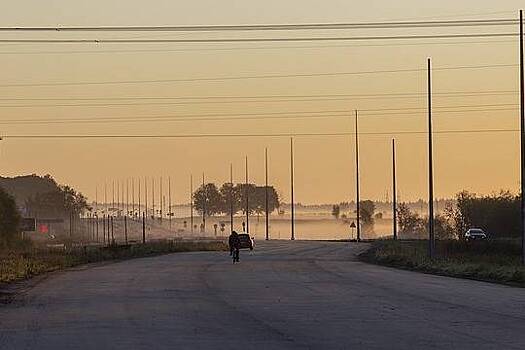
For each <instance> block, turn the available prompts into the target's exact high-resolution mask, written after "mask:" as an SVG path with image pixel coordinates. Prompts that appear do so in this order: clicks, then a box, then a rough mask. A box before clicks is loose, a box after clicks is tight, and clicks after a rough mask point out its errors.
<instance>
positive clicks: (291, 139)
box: [290, 137, 295, 241]
mask: <svg viewBox="0 0 525 350" xmlns="http://www.w3.org/2000/svg"><path fill="white" fill-rule="evenodd" d="M290 192H291V193H290V219H291V231H292V232H291V238H290V239H291V240H292V241H294V240H295V203H294V161H293V137H290Z"/></svg>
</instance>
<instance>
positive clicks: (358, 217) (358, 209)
mask: <svg viewBox="0 0 525 350" xmlns="http://www.w3.org/2000/svg"><path fill="white" fill-rule="evenodd" d="M358 119H359V112H358V111H357V109H356V110H355V184H356V190H355V195H356V199H355V204H356V221H357V227H356V228H357V241H358V242H359V241H361V199H360V196H359V122H358Z"/></svg>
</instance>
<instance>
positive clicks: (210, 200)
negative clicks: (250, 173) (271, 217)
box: [193, 183, 281, 215]
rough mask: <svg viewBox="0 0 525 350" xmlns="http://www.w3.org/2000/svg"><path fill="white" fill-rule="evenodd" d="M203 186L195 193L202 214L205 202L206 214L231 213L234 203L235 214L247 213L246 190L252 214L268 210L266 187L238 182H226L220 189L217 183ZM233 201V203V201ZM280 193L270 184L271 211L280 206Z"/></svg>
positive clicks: (269, 207) (259, 213)
mask: <svg viewBox="0 0 525 350" xmlns="http://www.w3.org/2000/svg"><path fill="white" fill-rule="evenodd" d="M205 187H206V190H203V188H202V186H201V187H200V188H198V189H197V191H195V193H194V194H193V198H194V202H195V208H196V209H197V210H198V211H199V212H200V213H201V214H202V209H203V204H204V203H205V204H206V214H207V215H216V214H224V215H230V212H231V207H232V204H233V214H234V215H235V214H237V213H238V212H239V211H242V212H243V213H244V214H246V192H248V205H249V208H248V211H249V213H250V214H253V213H256V214H257V215H261V214H263V213H264V212H266V187H265V186H256V185H254V184H248V185H246V184H238V185H234V186H232V185H231V184H230V183H225V184H223V185H222V186H221V188H220V189H217V186H216V185H215V184H207V185H206V186H205ZM231 202H233V203H231ZM280 205H281V203H280V201H279V195H278V194H277V191H276V190H275V188H273V187H272V186H268V211H269V212H270V213H271V212H273V211H275V210H276V209H278V208H279V207H280Z"/></svg>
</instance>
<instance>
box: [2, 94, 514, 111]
mask: <svg viewBox="0 0 525 350" xmlns="http://www.w3.org/2000/svg"><path fill="white" fill-rule="evenodd" d="M349 100H351V99H349V98H346V97H342V98H317V99H279V100H243V101H211V102H210V101H208V102H195V101H189V102H142V103H91V104H90V103H82V104H26V105H22V104H19V105H1V104H0V108H35V107H38V108H42V107H120V106H152V105H157V106H165V105H193V104H199V105H202V104H232V103H283V102H320V101H349ZM515 105H516V104H508V103H506V104H495V105H483V104H480V105H468V106H464V107H465V108H469V107H496V106H515ZM435 108H462V107H461V106H451V107H446V106H445V107H435ZM409 109H424V108H419V107H408V108H401V109H400V108H388V109H379V110H409ZM376 110H377V109H376ZM363 111H372V110H370V109H368V110H367V109H363Z"/></svg>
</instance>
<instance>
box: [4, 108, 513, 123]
mask: <svg viewBox="0 0 525 350" xmlns="http://www.w3.org/2000/svg"><path fill="white" fill-rule="evenodd" d="M516 110H518V108H495V109H473V110H456V111H438V112H437V113H436V116H437V117H440V116H442V115H443V114H459V113H478V112H500V111H516ZM421 115H424V111H412V112H397V113H396V112H391V113H371V114H368V113H365V114H363V116H364V117H365V118H370V117H388V118H391V117H417V116H421ZM497 117H498V118H499V117H501V115H498V116H497ZM323 118H330V119H332V118H348V112H347V111H346V112H345V113H344V114H317V115H315V114H314V115H284V116H261V117H256V118H254V117H218V118H206V117H196V118H177V117H173V118H155V117H143V118H96V117H93V118H72V119H71V118H68V119H66V118H62V119H22V120H21V119H11V120H2V121H0V125H27V124H30V125H34V124H39V125H43V124H115V123H151V122H196V121H211V122H222V121H232V120H233V121H263V120H274V119H275V120H286V119H303V120H308V119H323Z"/></svg>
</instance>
